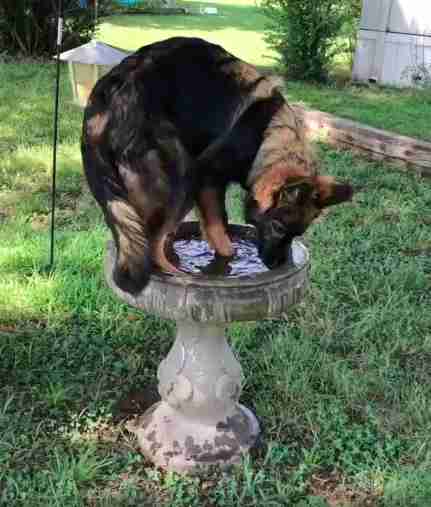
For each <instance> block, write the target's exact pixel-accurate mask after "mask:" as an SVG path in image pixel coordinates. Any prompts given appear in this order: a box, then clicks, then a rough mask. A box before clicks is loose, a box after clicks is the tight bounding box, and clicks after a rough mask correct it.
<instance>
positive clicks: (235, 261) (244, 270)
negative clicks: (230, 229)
mask: <svg viewBox="0 0 431 507" xmlns="http://www.w3.org/2000/svg"><path fill="white" fill-rule="evenodd" d="M232 243H233V246H234V248H235V256H234V257H233V258H232V259H229V260H227V259H223V258H219V257H216V256H215V253H214V250H211V249H210V247H209V245H208V243H207V242H206V241H204V240H202V239H201V238H199V237H196V238H191V239H180V240H176V241H174V245H173V246H174V250H175V253H176V254H177V256H178V258H179V267H180V269H181V270H183V271H186V272H188V273H206V274H212V275H219V276H229V277H238V276H250V275H255V274H258V273H264V272H266V271H269V269H268V268H267V267H266V266H265V264H264V263H263V261H262V259H261V258H260V257H259V254H258V251H257V247H256V244H255V243H254V242H253V241H250V240H247V239H243V238H233V241H232Z"/></svg>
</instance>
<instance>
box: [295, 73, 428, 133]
mask: <svg viewBox="0 0 431 507" xmlns="http://www.w3.org/2000/svg"><path fill="white" fill-rule="evenodd" d="M286 93H287V97H288V98H289V100H290V101H292V102H300V103H303V104H304V105H305V106H307V107H308V108H310V109H319V110H321V111H325V112H327V113H333V114H335V115H337V116H341V117H344V118H350V119H352V120H356V121H359V122H362V123H366V124H368V125H372V126H373V127H377V128H381V129H386V130H392V131H394V132H398V133H400V134H404V135H406V136H412V137H417V138H420V139H424V140H427V141H431V128H430V125H431V92H430V91H428V92H427V91H421V90H400V89H396V88H383V87H382V88H381V87H370V88H369V87H362V86H347V87H344V88H337V87H335V86H333V87H329V86H317V85H311V84H305V83H298V82H291V81H288V82H287V84H286Z"/></svg>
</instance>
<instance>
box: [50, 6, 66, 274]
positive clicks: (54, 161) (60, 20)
mask: <svg viewBox="0 0 431 507" xmlns="http://www.w3.org/2000/svg"><path fill="white" fill-rule="evenodd" d="M62 36H63V0H58V6H57V76H56V87H55V105H54V139H53V149H52V152H53V153H52V187H51V244H50V256H49V267H50V269H52V268H53V266H54V232H55V197H56V176H57V140H58V104H59V98H60V50H61V42H62Z"/></svg>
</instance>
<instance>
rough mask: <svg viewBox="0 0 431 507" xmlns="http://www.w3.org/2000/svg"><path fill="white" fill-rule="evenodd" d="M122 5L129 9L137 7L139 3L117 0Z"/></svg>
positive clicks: (129, 0) (131, 0)
mask: <svg viewBox="0 0 431 507" xmlns="http://www.w3.org/2000/svg"><path fill="white" fill-rule="evenodd" d="M117 2H118V3H120V4H121V5H126V6H127V7H136V5H137V3H138V1H137V0H117Z"/></svg>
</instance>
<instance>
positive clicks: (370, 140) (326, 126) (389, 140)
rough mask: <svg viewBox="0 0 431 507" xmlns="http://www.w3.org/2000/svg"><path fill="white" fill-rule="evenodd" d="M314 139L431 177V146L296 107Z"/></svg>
mask: <svg viewBox="0 0 431 507" xmlns="http://www.w3.org/2000/svg"><path fill="white" fill-rule="evenodd" d="M292 107H293V109H294V110H295V113H296V114H297V116H298V118H299V119H300V120H301V122H302V123H303V125H304V129H305V132H306V134H307V135H309V136H310V137H315V136H318V137H323V139H324V140H325V142H327V143H328V144H330V145H332V146H335V147H337V148H341V149H348V150H352V151H354V152H356V153H359V154H361V155H364V156H365V157H367V158H369V159H371V160H383V161H385V162H387V163H390V164H393V165H395V166H397V167H399V168H402V169H405V170H413V171H415V172H417V173H418V174H420V175H421V176H429V177H431V143H429V142H426V141H421V140H419V139H415V138H412V137H407V136H402V135H398V134H396V133H394V132H389V131H386V130H381V129H376V128H374V127H369V126H368V125H364V124H362V123H357V122H354V121H351V120H346V119H344V118H338V117H336V116H333V115H332V114H328V113H323V112H321V111H310V110H307V109H305V108H303V107H302V106H300V105H298V104H292Z"/></svg>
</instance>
